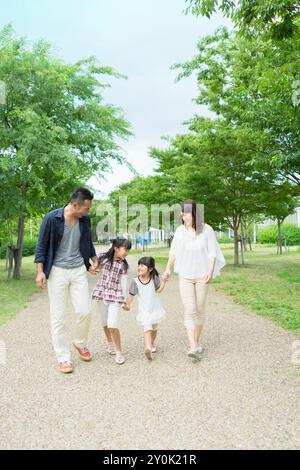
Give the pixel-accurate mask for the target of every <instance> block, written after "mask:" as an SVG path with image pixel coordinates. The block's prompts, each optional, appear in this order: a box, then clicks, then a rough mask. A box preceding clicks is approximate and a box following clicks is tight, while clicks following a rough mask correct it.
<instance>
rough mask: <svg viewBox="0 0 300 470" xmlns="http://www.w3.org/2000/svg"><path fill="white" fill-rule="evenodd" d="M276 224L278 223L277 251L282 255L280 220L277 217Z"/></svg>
mask: <svg viewBox="0 0 300 470" xmlns="http://www.w3.org/2000/svg"><path fill="white" fill-rule="evenodd" d="M277 225H278V248H279V253H280V254H281V255H282V233H281V220H280V219H277Z"/></svg>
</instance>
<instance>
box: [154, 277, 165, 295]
mask: <svg viewBox="0 0 300 470" xmlns="http://www.w3.org/2000/svg"><path fill="white" fill-rule="evenodd" d="M167 282H168V281H165V280H164V279H163V280H162V282H161V284H160V286H159V288H158V289H156V291H155V292H157V293H158V294H160V293H161V292H162V291H163V290H164V288H165V287H166V284H167Z"/></svg>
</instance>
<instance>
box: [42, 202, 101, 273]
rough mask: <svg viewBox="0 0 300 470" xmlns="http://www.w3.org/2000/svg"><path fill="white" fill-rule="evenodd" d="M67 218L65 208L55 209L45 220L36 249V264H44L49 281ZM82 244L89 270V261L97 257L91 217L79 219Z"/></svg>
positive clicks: (81, 250) (81, 247) (82, 251)
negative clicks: (93, 241)
mask: <svg viewBox="0 0 300 470" xmlns="http://www.w3.org/2000/svg"><path fill="white" fill-rule="evenodd" d="M64 227H65V218H64V207H60V208H59V209H54V210H53V211H51V212H49V213H48V214H47V215H46V216H45V217H44V219H43V222H42V226H41V229H40V234H39V239H38V243H37V246H36V249H35V259H34V262H35V263H43V271H44V273H45V275H46V278H47V279H48V277H49V274H50V271H51V268H52V265H53V261H54V258H55V254H56V252H57V249H58V247H59V244H60V242H61V239H62V237H63V234H64ZM79 228H80V242H79V250H80V253H81V256H82V257H83V260H84V264H85V266H86V268H87V269H89V267H90V263H89V259H90V258H92V257H93V256H96V252H95V248H94V245H93V243H92V235H91V220H90V216H89V215H85V216H83V217H82V218H80V219H79Z"/></svg>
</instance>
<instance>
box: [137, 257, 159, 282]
mask: <svg viewBox="0 0 300 470" xmlns="http://www.w3.org/2000/svg"><path fill="white" fill-rule="evenodd" d="M138 264H143V265H144V266H147V268H148V269H152V271H150V279H153V278H154V276H158V277H159V274H158V271H157V269H156V267H155V259H154V258H152V256H144V257H143V258H140V259H139V260H138Z"/></svg>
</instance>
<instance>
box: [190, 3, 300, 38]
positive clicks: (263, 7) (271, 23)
mask: <svg viewBox="0 0 300 470" xmlns="http://www.w3.org/2000/svg"><path fill="white" fill-rule="evenodd" d="M186 3H187V8H186V10H185V12H186V13H188V12H191V13H193V14H194V15H196V16H199V15H202V16H206V17H208V18H210V17H211V16H212V14H213V13H215V12H216V11H217V10H220V11H221V12H222V13H223V14H224V15H225V16H226V17H230V18H231V19H232V21H233V22H234V25H235V27H236V28H237V30H238V31H240V32H241V33H242V34H243V35H249V36H250V35H252V34H253V33H259V34H261V33H266V34H268V35H270V36H271V37H272V38H274V39H282V38H286V37H291V36H293V35H294V34H295V33H296V32H298V30H299V27H298V25H297V20H298V18H299V13H300V6H299V5H298V3H297V2H295V1H293V0H238V1H233V0H186Z"/></svg>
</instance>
